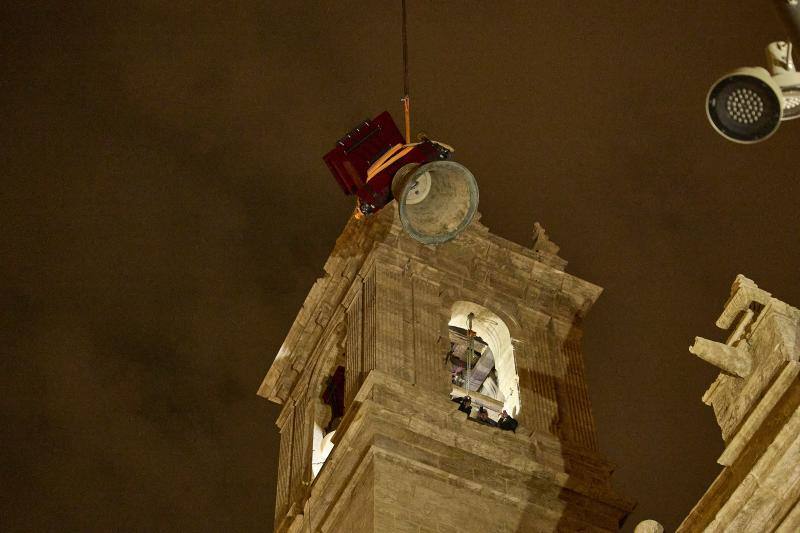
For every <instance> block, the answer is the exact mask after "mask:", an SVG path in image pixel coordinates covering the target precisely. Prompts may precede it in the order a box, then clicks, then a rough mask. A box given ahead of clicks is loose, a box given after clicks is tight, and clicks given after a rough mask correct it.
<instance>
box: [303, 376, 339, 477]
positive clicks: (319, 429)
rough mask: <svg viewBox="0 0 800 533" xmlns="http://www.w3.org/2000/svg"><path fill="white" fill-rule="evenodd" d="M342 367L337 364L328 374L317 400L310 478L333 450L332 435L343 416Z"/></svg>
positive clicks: (320, 467) (316, 472)
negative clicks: (332, 371) (331, 372)
mask: <svg viewBox="0 0 800 533" xmlns="http://www.w3.org/2000/svg"><path fill="white" fill-rule="evenodd" d="M344 383H345V376H344V367H343V366H339V367H337V368H336V370H335V371H334V373H333V374H331V375H330V376H328V379H327V381H326V383H325V385H324V389H323V391H322V394H321V396H320V397H319V399H318V401H317V412H316V415H317V416H316V417H315V420H314V437H313V447H312V450H311V478H312V479H314V478H315V477H317V474H318V473H319V471H320V470H321V469H322V465H323V464H325V461H327V460H328V456H329V455H330V453H331V451H333V436H334V434H335V433H336V428H338V427H339V424H340V423H341V421H342V417H343V416H344Z"/></svg>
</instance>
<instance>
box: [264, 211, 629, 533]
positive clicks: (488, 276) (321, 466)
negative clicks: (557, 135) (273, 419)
mask: <svg viewBox="0 0 800 533" xmlns="http://www.w3.org/2000/svg"><path fill="white" fill-rule="evenodd" d="M557 251H558V247H557V246H555V245H554V244H553V243H552V242H550V241H549V240H548V239H547V236H546V235H545V233H544V231H543V229H542V228H541V227H540V226H538V225H537V226H536V227H535V231H534V244H533V247H532V248H525V247H523V246H519V245H517V244H514V243H511V242H509V241H506V240H504V239H501V238H499V237H497V236H495V235H493V234H491V233H490V232H489V231H488V229H487V228H486V227H484V226H483V225H481V224H480V223H479V222H477V221H476V222H473V224H471V226H470V227H469V228H468V229H467V231H465V232H464V233H463V234H462V235H460V236H459V237H458V238H456V239H455V240H453V241H451V242H448V243H445V244H443V245H439V246H425V245H421V244H419V243H417V242H416V241H414V240H412V239H410V238H409V237H408V236H406V235H405V234H404V233H403V231H402V229H401V226H400V224H399V221H398V220H397V216H396V211H395V209H394V206H393V205H390V206H387V207H386V208H385V209H383V210H382V211H381V212H380V213H378V214H377V215H374V216H372V217H370V218H369V219H367V220H355V219H351V220H350V221H349V222H348V224H347V226H346V228H345V230H344V232H343V233H342V235H341V237H340V238H339V239H338V241H337V243H336V246H335V248H334V250H333V252H332V254H331V256H330V258H329V259H328V261H327V262H326V264H325V268H324V271H325V275H324V277H322V278H320V279H319V280H318V281H317V282H316V284H315V285H314V287H313V288H312V289H311V292H310V293H309V295H308V297H307V299H306V301H305V303H304V305H303V308H302V309H301V311H300V313H299V314H298V316H297V319H296V320H295V322H294V325H293V326H292V328H291V330H290V331H289V334H288V337H287V338H286V340H285V342H284V344H283V346H282V347H281V350H280V352H279V353H278V355H277V357H276V359H275V362H274V363H273V365H272V367H271V368H270V370H269V373H268V374H267V376H266V377H265V378H264V382H263V384H262V385H261V388H260V389H259V394H260V395H262V396H264V397H265V398H268V399H270V400H272V401H274V402H277V403H280V404H283V406H284V407H283V410H282V412H281V415H280V417H279V419H278V422H277V424H278V427H279V428H280V431H281V446H280V459H279V474H278V493H277V501H276V517H275V531H279V532H283V531H341V532H348V533H349V532H356V533H360V532H373V531H375V532H395V531H396V532H405V531H414V532H418V531H426V532H427V531H430V532H434V531H435V532H443V531H452V532H456V531H459V532H475V533H478V532H480V533H484V532H487V531H492V532H518V531H519V532H522V531H525V532H529V531H551V530H562V531H616V530H617V529H618V526H619V523H620V521H621V520H623V519H624V517H625V516H627V514H628V513H629V512H630V510H631V508H632V504H631V503H630V502H629V501H627V500H625V499H624V498H621V497H620V496H619V495H617V494H616V493H615V492H614V490H613V489H612V487H611V484H610V475H611V472H612V466H611V465H610V464H609V463H608V462H607V461H606V460H605V459H604V458H603V457H602V456H601V455H600V454H599V453H598V450H597V438H596V433H595V425H594V419H593V417H592V413H591V409H590V406H589V399H588V393H587V390H586V381H585V376H584V367H583V360H582V354H581V349H580V338H581V326H580V324H581V320H582V319H583V317H584V316H585V315H586V313H587V311H588V310H589V308H590V307H591V306H592V304H593V303H594V301H595V300H596V298H597V297H598V296H599V294H600V292H601V289H600V288H599V287H597V286H595V285H592V284H591V283H588V282H586V281H583V280H581V279H578V278H576V277H574V276H571V275H569V274H567V273H565V272H564V268H565V265H566V262H565V261H564V260H562V259H561V258H559V257H558V256H557V255H556V253H557ZM469 313H474V315H475V317H474V324H473V328H472V329H473V331H475V332H477V335H478V336H479V337H480V339H481V342H482V344H481V349H482V350H483V352H481V353H483V354H484V355H481V353H478V352H476V354H477V355H478V356H479V357H484V356H485V353H488V352H489V351H491V353H492V357H493V359H492V360H491V363H490V364H488V365H487V364H484V365H483V367H482V370H483V372H482V373H481V379H484V378H485V379H487V381H486V382H485V383H484V385H482V386H481V388H480V389H478V384H475V385H474V388H473V389H471V392H470V394H471V396H472V398H473V401H474V402H475V404H476V405H483V406H485V407H486V408H487V409H489V410H490V412H491V414H492V417H496V416H497V413H498V412H499V411H501V410H502V409H506V410H507V411H509V412H510V413H512V414H513V415H514V416H515V418H516V419H517V420H518V422H519V427H518V428H517V430H516V432H511V431H502V430H500V429H498V428H496V427H491V426H489V425H484V424H480V423H478V422H476V421H475V420H474V419H469V420H468V419H467V416H466V415H465V414H464V413H463V412H461V411H459V410H458V405H457V404H456V403H453V402H452V401H451V395H452V394H453V393H454V392H455V393H458V392H459V390H461V393H462V394H463V389H459V387H456V386H454V385H453V383H454V382H455V381H456V377H455V376H454V374H453V373H452V372H451V369H449V368H448V367H449V365H450V363H449V362H448V361H449V359H448V358H449V357H450V358H451V359H452V354H453V353H454V352H453V350H454V345H453V344H451V342H452V339H453V338H458V337H459V334H458V332H459V331H461V332H463V331H464V330H466V329H467V326H468V324H467V317H468V314H469ZM458 328H461V329H458ZM454 332H456V333H454ZM462 351H463V350H462ZM480 361H486V359H485V358H484V359H479V363H478V365H477V366H478V367H480V366H481V364H483V363H481V362H480ZM342 369H343V375H344V377H343V378H342V379H341V380H339V381H337V379H338V378H335V376H336V373H337V370H338V371H339V375H340V376H341V375H342ZM476 372H479V371H477V370H476ZM487 376H488V377H487ZM489 381H491V386H490V384H489ZM468 382H469V383H470V384H471V383H472V379H469V380H468ZM337 383H338V384H337ZM462 383H463V382H462ZM454 389H455V390H454ZM340 412H341V413H343V416H341V417H339V416H338V413H340Z"/></svg>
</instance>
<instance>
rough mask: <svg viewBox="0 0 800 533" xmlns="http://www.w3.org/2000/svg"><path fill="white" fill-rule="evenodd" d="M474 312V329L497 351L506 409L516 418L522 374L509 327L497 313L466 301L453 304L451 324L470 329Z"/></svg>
mask: <svg viewBox="0 0 800 533" xmlns="http://www.w3.org/2000/svg"><path fill="white" fill-rule="evenodd" d="M470 313H474V314H475V318H474V319H473V321H472V329H473V330H474V331H475V332H476V333H477V335H478V336H479V337H481V338H482V339H483V340H484V341H485V342H486V343H487V344H488V345H489V347H490V348H491V350H492V353H493V354H494V365H495V370H496V372H497V378H498V384H499V387H500V390H501V392H502V394H503V396H504V402H503V408H504V409H505V410H506V411H507V412H508V414H510V415H511V416H512V417H515V418H516V417H517V415H518V414H519V411H520V407H521V405H520V393H519V376H518V375H517V365H516V361H515V359H514V345H513V343H512V341H511V333H510V332H509V329H508V326H507V325H506V323H505V322H504V321H503V320H502V319H501V318H500V317H499V316H498V315H497V314H496V313H494V312H492V311H490V310H489V309H487V308H486V307H484V306H482V305H479V304H476V303H473V302H468V301H464V300H459V301H456V302H454V303H453V305H452V307H451V308H450V320H449V322H448V326H456V327H458V328H462V329H467V327H468V318H467V317H468V315H469V314H470Z"/></svg>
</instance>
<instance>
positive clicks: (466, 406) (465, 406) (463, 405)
mask: <svg viewBox="0 0 800 533" xmlns="http://www.w3.org/2000/svg"><path fill="white" fill-rule="evenodd" d="M453 401H454V402H457V403H458V410H459V411H461V412H462V413H467V418H469V415H470V413H472V398H470V397H469V396H464V397H462V398H453Z"/></svg>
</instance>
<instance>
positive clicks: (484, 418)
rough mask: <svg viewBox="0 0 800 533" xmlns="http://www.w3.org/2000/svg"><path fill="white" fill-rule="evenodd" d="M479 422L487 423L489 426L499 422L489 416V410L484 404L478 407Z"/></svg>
mask: <svg viewBox="0 0 800 533" xmlns="http://www.w3.org/2000/svg"><path fill="white" fill-rule="evenodd" d="M478 422H480V423H481V424H486V425H487V426H496V425H497V422H495V421H494V420H492V419H491V418H489V411H487V410H486V408H485V407H484V406H482V405H481V406H479V407H478Z"/></svg>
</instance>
